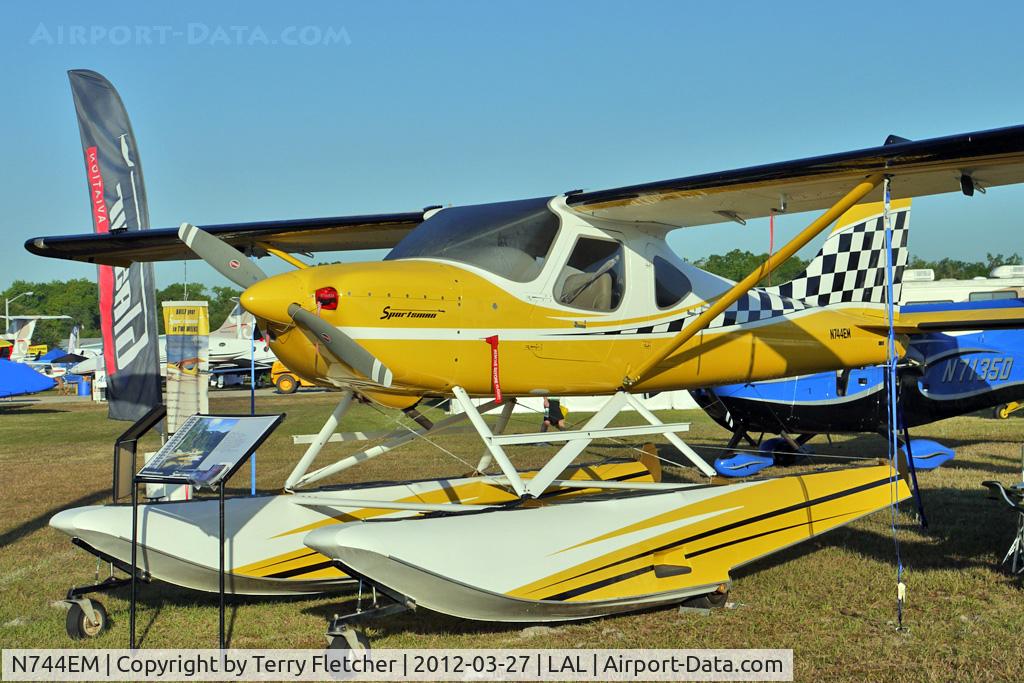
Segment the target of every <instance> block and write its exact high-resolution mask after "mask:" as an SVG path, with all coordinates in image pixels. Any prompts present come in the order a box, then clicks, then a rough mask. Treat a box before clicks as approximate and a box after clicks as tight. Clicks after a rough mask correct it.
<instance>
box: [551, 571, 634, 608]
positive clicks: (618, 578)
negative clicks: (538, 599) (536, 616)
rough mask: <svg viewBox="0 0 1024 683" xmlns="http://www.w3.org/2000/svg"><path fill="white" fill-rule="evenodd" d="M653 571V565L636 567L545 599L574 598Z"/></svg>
mask: <svg viewBox="0 0 1024 683" xmlns="http://www.w3.org/2000/svg"><path fill="white" fill-rule="evenodd" d="M653 571H654V567H653V566H651V567H641V568H640V569H634V570H633V571H629V572H626V573H625V574H619V575H618V576H613V577H611V578H609V579H602V580H600V581H598V582H596V583H591V584H588V585H586V586H582V587H580V588H573V589H572V590H567V591H565V592H564V593H558V594H557V595H552V596H551V597H548V598H544V599H545V600H568V599H569V598H574V597H576V596H577V595H583V594H584V593H590V592H591V591H595V590H597V589H598V588H604V587H605V586H610V585H612V584H613V583H619V582H621V581H626V580H627V579H632V578H633V577H634V576H640V575H641V574H646V573H647V572H653Z"/></svg>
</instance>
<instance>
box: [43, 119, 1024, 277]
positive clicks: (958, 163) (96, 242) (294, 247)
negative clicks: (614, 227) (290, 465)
mask: <svg viewBox="0 0 1024 683" xmlns="http://www.w3.org/2000/svg"><path fill="white" fill-rule="evenodd" d="M886 142H887V143H888V144H885V145H882V146H881V147H873V148H869V149H863V150H857V151H853V152H843V153H840V154H831V155H826V156H819V157H810V158H807V159H798V160H795V161H786V162H781V163H775V164H766V165H762V166H751V167H749V168H743V169H736V170H731V171H722V172H718V173H708V174H703V175H697V176H690V177H686V178H677V179H675V180H664V181H659V182H654V183H647V184H644V185H632V186H628V187H622V188H617V189H611V190H599V191H596V192H581V193H573V194H570V195H569V196H568V197H567V198H566V202H567V203H568V205H569V206H570V207H571V208H572V209H574V210H575V211H577V212H579V213H581V214H586V215H591V216H595V217H598V218H607V219H612V220H620V221H629V222H645V223H661V224H664V225H666V226H669V227H687V226H694V225H710V224H713V223H721V222H725V221H734V220H746V219H748V218H759V217H763V216H767V215H769V214H770V213H771V212H772V211H778V210H779V209H780V208H783V207H784V208H785V210H786V212H787V213H799V212H803V211H814V210H821V209H826V208H829V207H831V206H832V205H833V204H834V203H835V202H836V201H837V200H838V199H840V198H841V197H842V196H843V195H845V194H846V193H847V192H848V191H849V190H850V189H851V188H852V187H853V186H854V185H855V184H856V183H857V182H858V181H859V180H861V179H862V178H864V177H865V176H867V175H869V174H873V173H887V174H889V175H891V176H892V178H893V182H892V196H893V197H894V198H904V197H917V196H923V195H929V194H938V193H943V192H956V191H961V190H963V191H969V192H973V191H974V189H977V188H981V189H984V188H987V187H994V186H997V185H1007V184H1012V183H1020V182H1024V126H1014V127H1010V128H1000V129H996V130H989V131H982V132H978V133H965V134H961V135H951V136H948V137H943V138H933V139H930V140H919V141H906V140H903V139H902V138H894V137H892V136H890V138H889V140H887V141H886ZM881 192H882V191H881V189H877V188H876V189H875V190H874V191H873V192H872V193H870V194H869V195H868V196H867V197H866V198H865V199H864V200H863V201H865V202H869V201H880V200H881ZM423 215H424V212H423V211H419V212H414V213H399V214H382V215H373V216H347V217H336V218H312V219H301V220H286V221H267V222H260V223H234V224H227V225H206V226H199V227H201V228H203V229H204V230H205V231H207V232H209V233H210V234H212V235H214V236H216V237H219V238H221V239H223V240H225V241H226V242H227V243H228V244H230V245H232V246H234V247H235V248H237V249H239V250H240V251H243V252H245V253H247V254H250V255H254V256H262V255H264V254H265V253H266V247H267V246H269V247H271V248H274V249H280V250H281V251H287V252H315V251H338V250H346V249H384V248H390V247H393V246H394V245H395V244H397V243H398V242H399V241H400V240H401V239H402V238H403V237H404V236H405V235H406V234H408V233H409V232H410V231H411V230H413V229H414V228H415V227H416V226H417V225H419V224H420V223H421V222H422V221H423ZM25 248H26V249H28V250H29V251H30V252H32V253H33V254H37V255H39V256H49V257H51V258H63V259H70V260H75V261H84V262H87V263H101V264H106V265H113V266H125V265H127V264H129V263H131V262H133V261H171V260H181V259H186V258H195V254H193V253H192V251H191V250H190V249H188V248H187V247H185V245H184V244H183V243H182V242H181V241H180V240H179V239H178V232H177V229H176V228H167V229H159V230H146V231H137V232H131V233H128V232H123V233H110V234H106V235H93V234H87V235H73V236H51V237H36V238H33V239H30V240H28V241H27V242H26V243H25Z"/></svg>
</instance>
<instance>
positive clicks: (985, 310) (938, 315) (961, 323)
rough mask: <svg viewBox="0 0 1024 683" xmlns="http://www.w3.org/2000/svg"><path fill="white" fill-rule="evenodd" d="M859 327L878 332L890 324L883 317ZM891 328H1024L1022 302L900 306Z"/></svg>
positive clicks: (906, 330)
mask: <svg viewBox="0 0 1024 683" xmlns="http://www.w3.org/2000/svg"><path fill="white" fill-rule="evenodd" d="M861 327H863V328H865V329H870V330H877V331H880V332H881V331H884V330H887V329H889V324H888V321H886V320H885V319H884V318H883V319H881V320H880V321H879V323H878V325H863V324H862V325H861ZM893 327H894V329H895V330H896V332H897V333H898V334H915V333H922V332H957V331H964V330H1001V329H1017V328H1021V329H1024V300H1022V299H1006V300H1002V301H998V300H997V301H972V302H967V303H955V304H914V305H907V306H900V307H899V311H898V313H897V314H896V320H895V321H894V325H893Z"/></svg>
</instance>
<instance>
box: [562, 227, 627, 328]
mask: <svg viewBox="0 0 1024 683" xmlns="http://www.w3.org/2000/svg"><path fill="white" fill-rule="evenodd" d="M624 261H625V254H624V252H623V249H622V244H620V243H619V242H615V241H612V240H604V239H597V238H593V237H581V238H579V239H578V240H577V241H576V245H575V246H574V247H573V249H572V254H571V255H570V256H569V261H568V262H567V263H566V264H565V267H563V268H562V272H561V273H559V275H558V279H557V280H556V281H555V299H556V300H557V301H558V302H559V303H561V304H565V305H566V306H572V307H574V308H584V309H587V310H590V311H613V310H615V309H616V308H618V307H619V303H620V302H621V301H622V295H623V292H625V284H626V280H625V273H626V268H625V263H624Z"/></svg>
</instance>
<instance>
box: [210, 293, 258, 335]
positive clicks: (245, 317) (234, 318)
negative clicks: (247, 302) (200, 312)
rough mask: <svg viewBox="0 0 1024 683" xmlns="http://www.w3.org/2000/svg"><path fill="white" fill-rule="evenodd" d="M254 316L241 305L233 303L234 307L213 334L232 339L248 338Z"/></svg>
mask: <svg viewBox="0 0 1024 683" xmlns="http://www.w3.org/2000/svg"><path fill="white" fill-rule="evenodd" d="M255 323H256V318H254V317H253V315H252V313H250V312H249V311H247V310H245V309H244V308H242V305H241V304H239V303H237V302H236V303H235V307H234V308H232V309H231V312H230V313H228V317H226V318H224V322H223V323H222V324H221V326H220V327H218V328H217V329H216V330H215V331H214V332H213V334H214V335H216V336H219V337H231V338H234V339H249V338H250V337H252V332H253V326H254V325H255Z"/></svg>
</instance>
